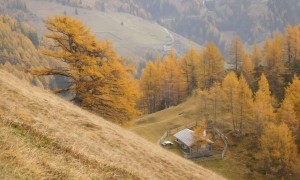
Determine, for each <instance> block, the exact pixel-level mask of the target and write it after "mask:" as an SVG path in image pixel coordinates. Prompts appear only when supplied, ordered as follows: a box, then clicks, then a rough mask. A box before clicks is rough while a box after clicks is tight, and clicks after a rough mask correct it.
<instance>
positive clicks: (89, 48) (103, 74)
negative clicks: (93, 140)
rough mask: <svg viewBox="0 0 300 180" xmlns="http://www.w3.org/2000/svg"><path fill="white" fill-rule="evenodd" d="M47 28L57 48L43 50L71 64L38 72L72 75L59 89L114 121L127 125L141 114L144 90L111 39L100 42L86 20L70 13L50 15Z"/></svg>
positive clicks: (40, 73)
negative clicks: (139, 106) (76, 17)
mask: <svg viewBox="0 0 300 180" xmlns="http://www.w3.org/2000/svg"><path fill="white" fill-rule="evenodd" d="M46 27H47V29H48V30H49V31H50V32H51V33H50V34H47V35H46V37H47V38H49V39H52V40H53V41H52V42H53V44H52V46H53V47H54V48H52V49H46V50H44V51H43V53H44V54H45V55H47V56H50V57H53V58H57V59H60V60H62V61H63V62H65V63H67V66H66V67H63V68H41V69H37V70H35V71H33V72H34V73H35V74H37V75H60V76H64V77H67V78H69V79H70V82H71V83H70V85H69V86H68V87H67V88H65V89H61V90H58V91H57V92H64V93H66V92H67V93H69V94H70V95H72V96H73V101H74V102H75V103H76V104H78V105H80V106H82V107H84V108H87V109H89V110H92V111H95V112H97V113H99V114H100V115H101V116H103V117H105V118H107V119H109V120H111V121H113V122H117V123H120V124H123V123H125V122H127V121H129V120H130V119H133V118H134V117H136V116H137V115H138V114H139V111H138V110H137V109H136V101H137V99H138V98H139V96H140V93H139V88H138V85H137V83H136V81H135V80H134V78H133V75H132V72H133V68H132V67H131V66H128V65H125V64H126V61H125V60H124V59H120V58H119V57H118V56H117V54H116V52H115V51H114V50H113V49H112V45H111V43H110V42H109V41H104V42H101V41H98V40H97V39H96V37H95V36H94V35H92V34H91V32H90V30H89V28H87V27H85V25H84V24H83V23H82V22H80V21H79V20H76V19H72V18H70V17H67V16H56V17H54V18H49V19H48V20H47V22H46Z"/></svg>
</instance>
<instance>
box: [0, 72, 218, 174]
mask: <svg viewBox="0 0 300 180" xmlns="http://www.w3.org/2000/svg"><path fill="white" fill-rule="evenodd" d="M0 92H1V94H2V98H0V152H1V153H0V178H3V177H5V178H20V177H22V178H29V179H40V178H46V179H48V178H63V179H66V178H70V179H92V178H108V179H116V178H128V179H201V178H208V179H222V177H221V176H218V175H216V174H215V173H213V172H211V171H208V170H206V169H204V168H202V167H201V166H198V165H196V164H194V163H192V162H189V161H187V160H185V159H183V158H180V157H178V156H176V155H173V154H172V153H168V152H167V151H165V150H163V149H162V148H160V147H159V146H156V145H154V144H152V143H150V142H148V141H146V140H144V139H142V138H140V137H138V136H137V135H135V134H134V133H131V132H129V131H127V130H124V129H122V128H121V127H119V126H117V125H114V124H111V123H109V122H107V121H105V120H103V119H102V118H100V117H98V116H96V115H93V114H91V113H89V112H86V111H84V110H82V109H80V108H79V107H76V106H74V105H72V104H71V103H69V102H67V101H64V100H62V99H61V98H59V97H57V96H55V95H52V94H51V93H47V92H45V91H43V90H41V89H39V88H35V87H31V86H30V85H28V84H26V83H24V82H21V81H20V80H18V79H17V78H15V77H14V76H12V75H10V74H8V73H6V72H4V71H0Z"/></svg>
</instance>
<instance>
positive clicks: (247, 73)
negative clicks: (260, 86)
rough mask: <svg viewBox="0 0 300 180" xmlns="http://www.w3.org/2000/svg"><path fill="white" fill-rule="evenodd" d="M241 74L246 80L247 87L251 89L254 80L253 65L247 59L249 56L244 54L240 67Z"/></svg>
mask: <svg viewBox="0 0 300 180" xmlns="http://www.w3.org/2000/svg"><path fill="white" fill-rule="evenodd" d="M241 74H242V75H243V76H244V77H245V79H246V80H247V82H248V84H249V86H250V87H251V88H252V89H253V88H254V83H255V78H254V65H253V63H252V61H251V59H250V58H249V55H248V54H246V53H245V58H244V61H243V62H242V65H241Z"/></svg>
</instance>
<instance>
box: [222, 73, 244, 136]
mask: <svg viewBox="0 0 300 180" xmlns="http://www.w3.org/2000/svg"><path fill="white" fill-rule="evenodd" d="M222 88H223V91H224V93H225V103H224V105H225V107H226V108H227V111H228V112H229V113H230V119H231V121H232V127H233V130H234V131H236V130H237V129H238V119H239V116H238V115H239V111H240V108H239V106H238V102H239V80H238V78H237V76H236V73H235V72H233V71H231V72H230V73H229V74H228V75H227V76H226V77H225V78H224V80H223V83H222Z"/></svg>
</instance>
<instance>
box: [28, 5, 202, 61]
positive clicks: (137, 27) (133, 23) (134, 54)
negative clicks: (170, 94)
mask: <svg viewBox="0 0 300 180" xmlns="http://www.w3.org/2000/svg"><path fill="white" fill-rule="evenodd" d="M26 6H27V9H28V11H30V12H32V13H33V14H34V15H35V18H29V21H30V23H31V24H32V25H33V26H34V27H36V29H37V30H38V32H39V33H40V35H41V36H42V35H44V33H45V28H44V22H43V21H44V20H45V19H46V18H47V17H53V16H55V15H59V14H60V15H63V14H65V15H67V16H71V17H74V18H78V19H80V20H82V21H83V22H84V23H85V24H86V25H87V26H89V27H90V28H91V30H92V32H93V34H95V35H96V36H97V37H98V38H99V39H101V40H110V41H112V42H113V44H114V46H115V48H116V50H117V51H118V53H120V55H121V56H125V57H126V58H128V59H130V60H132V61H134V62H136V61H138V62H140V61H141V60H144V59H145V56H146V55H147V54H149V53H150V54H151V53H152V52H153V51H155V50H160V51H164V50H163V47H164V45H167V44H170V43H173V48H174V49H175V50H176V52H178V53H179V54H183V53H186V51H187V49H188V48H190V47H195V48H197V49H200V48H201V46H200V45H198V44H196V43H194V42H192V41H191V40H188V39H186V38H184V37H182V36H180V35H177V34H176V33H173V32H168V31H167V30H166V29H164V28H163V27H162V26H160V25H158V24H157V23H155V22H150V21H147V20H144V19H142V18H139V17H135V16H133V15H130V14H127V13H116V12H109V11H108V12H99V11H96V10H91V9H87V8H75V7H72V6H69V5H67V4H66V5H62V4H60V3H57V2H55V1H53V2H49V1H46V0H44V1H38V0H26ZM170 33H171V35H170ZM163 53H166V52H163Z"/></svg>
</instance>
